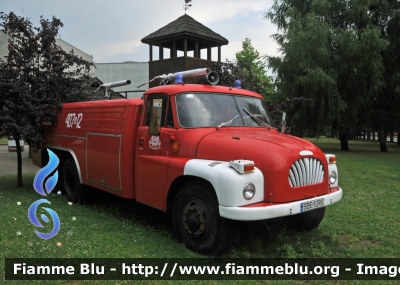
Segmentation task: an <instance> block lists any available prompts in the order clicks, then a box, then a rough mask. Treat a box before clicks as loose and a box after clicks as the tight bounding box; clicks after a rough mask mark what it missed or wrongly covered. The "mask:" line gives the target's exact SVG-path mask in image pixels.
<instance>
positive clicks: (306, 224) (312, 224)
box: [291, 207, 325, 231]
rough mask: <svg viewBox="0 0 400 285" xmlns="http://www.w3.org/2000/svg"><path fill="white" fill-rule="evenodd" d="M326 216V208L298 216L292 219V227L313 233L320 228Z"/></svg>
mask: <svg viewBox="0 0 400 285" xmlns="http://www.w3.org/2000/svg"><path fill="white" fill-rule="evenodd" d="M324 215H325V207H323V208H318V209H315V210H311V211H307V212H304V213H301V214H297V215H295V216H293V217H291V218H292V221H291V222H292V225H293V226H294V227H295V228H296V229H300V230H307V231H311V230H313V229H315V228H316V227H318V226H319V224H320V223H321V222H322V219H323V218H324Z"/></svg>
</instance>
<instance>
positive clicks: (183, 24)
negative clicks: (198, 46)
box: [142, 14, 228, 46]
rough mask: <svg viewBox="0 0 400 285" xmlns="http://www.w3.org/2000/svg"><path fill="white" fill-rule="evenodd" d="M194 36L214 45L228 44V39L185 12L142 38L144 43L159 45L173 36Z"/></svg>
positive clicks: (193, 37)
mask: <svg viewBox="0 0 400 285" xmlns="http://www.w3.org/2000/svg"><path fill="white" fill-rule="evenodd" d="M184 37H185V38H192V39H196V40H200V41H202V42H208V43H210V44H211V45H213V46H217V45H227V44H228V40H227V39H225V38H224V37H223V36H221V35H220V34H217V33H215V32H213V31H212V30H211V29H209V28H207V27H206V26H204V25H203V24H201V23H199V22H197V21H196V20H194V19H193V18H192V17H190V16H189V15H187V14H185V15H183V16H181V17H179V18H178V19H176V20H175V21H173V22H171V23H169V24H167V25H166V26H164V27H162V28H160V29H158V30H157V31H155V32H153V33H151V34H149V35H148V36H146V37H144V38H143V39H142V43H145V44H152V45H157V44H158V43H161V42H163V41H166V40H171V39H173V38H184Z"/></svg>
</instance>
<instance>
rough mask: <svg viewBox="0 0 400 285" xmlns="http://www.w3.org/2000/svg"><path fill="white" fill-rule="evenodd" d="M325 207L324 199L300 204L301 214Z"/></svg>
mask: <svg viewBox="0 0 400 285" xmlns="http://www.w3.org/2000/svg"><path fill="white" fill-rule="evenodd" d="M323 206H324V198H321V199H316V200H312V201H308V202H303V203H301V204H300V212H306V211H310V210H312V209H316V208H320V207H323Z"/></svg>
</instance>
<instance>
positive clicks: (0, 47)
mask: <svg viewBox="0 0 400 285" xmlns="http://www.w3.org/2000/svg"><path fill="white" fill-rule="evenodd" d="M8 39H9V36H8V35H7V34H6V33H5V32H4V31H3V30H1V31H0V58H1V59H3V60H5V56H7V55H8ZM56 45H58V46H60V47H61V48H62V49H63V50H65V51H67V52H70V51H71V50H72V51H73V52H74V54H75V55H77V56H79V57H82V58H83V59H84V60H86V61H88V62H93V56H92V55H89V54H87V53H85V52H83V51H81V50H80V49H78V48H76V47H74V46H73V45H71V44H69V43H67V42H66V41H64V40H62V39H59V38H56ZM91 73H92V74H93V73H94V68H92V70H91Z"/></svg>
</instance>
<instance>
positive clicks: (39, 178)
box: [28, 149, 60, 239]
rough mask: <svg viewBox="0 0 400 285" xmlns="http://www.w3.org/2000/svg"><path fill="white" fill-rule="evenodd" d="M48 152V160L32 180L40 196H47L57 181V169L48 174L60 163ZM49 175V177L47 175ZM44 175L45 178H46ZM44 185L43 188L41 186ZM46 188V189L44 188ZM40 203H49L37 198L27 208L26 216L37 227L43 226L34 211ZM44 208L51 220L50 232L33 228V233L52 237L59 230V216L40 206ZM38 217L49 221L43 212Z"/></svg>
mask: <svg viewBox="0 0 400 285" xmlns="http://www.w3.org/2000/svg"><path fill="white" fill-rule="evenodd" d="M47 152H48V154H49V162H48V163H47V165H46V166H45V167H43V168H42V169H40V170H39V171H38V173H37V174H36V176H35V179H34V180H33V188H34V189H35V191H36V192H37V193H39V194H40V195H42V196H47V195H48V194H50V193H51V191H53V189H54V187H55V186H56V184H57V181H58V171H57V170H56V171H55V173H54V174H53V175H52V176H49V175H50V174H51V173H52V172H54V170H55V169H56V168H57V166H58V164H59V163H60V160H59V159H58V157H57V156H56V155H55V154H54V153H53V152H52V151H51V150H49V149H48V150H47ZM48 176H49V177H48ZM46 177H48V178H47V180H46ZM43 185H44V188H43ZM45 189H46V190H45ZM41 203H47V204H51V203H50V202H49V201H48V200H46V199H39V200H37V201H35V202H33V203H32V205H31V206H30V207H29V209H28V218H29V220H30V221H31V223H32V224H33V225H35V226H36V227H39V228H43V225H42V224H41V223H40V222H39V220H38V219H37V217H36V211H37V208H38V207H39V205H40V204H41ZM42 208H43V209H44V210H46V211H47V213H48V214H50V217H51V218H52V220H53V230H52V231H51V232H50V233H41V232H39V231H37V230H35V233H36V234H37V235H38V236H39V237H40V238H42V239H50V238H52V237H54V236H55V235H56V234H57V233H58V231H59V230H60V218H59V217H58V215H57V213H56V212H55V211H53V210H52V209H49V208H45V207H42ZM40 218H41V219H42V220H43V221H44V222H45V223H48V222H49V218H48V217H47V216H46V215H45V214H41V216H40Z"/></svg>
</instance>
